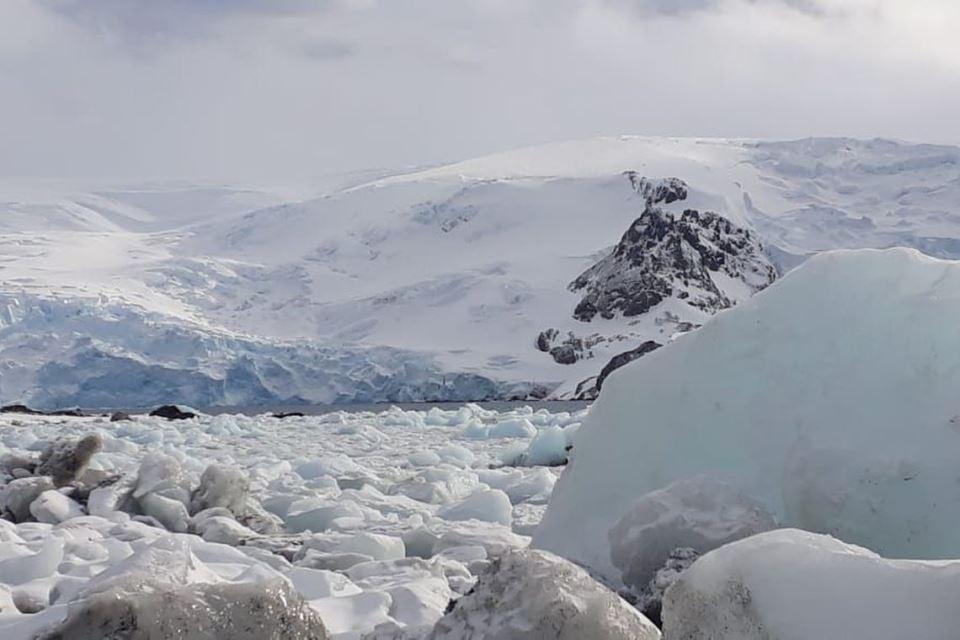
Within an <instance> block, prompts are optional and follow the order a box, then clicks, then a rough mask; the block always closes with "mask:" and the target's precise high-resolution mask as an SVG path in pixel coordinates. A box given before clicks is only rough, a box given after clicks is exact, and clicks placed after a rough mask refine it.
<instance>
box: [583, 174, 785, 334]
mask: <svg viewBox="0 0 960 640" xmlns="http://www.w3.org/2000/svg"><path fill="white" fill-rule="evenodd" d="M632 182H633V183H634V188H635V189H636V190H637V192H638V193H640V194H641V195H644V196H645V198H646V202H647V204H646V208H645V210H644V212H643V214H642V215H641V216H640V217H639V218H637V219H636V220H635V221H634V222H633V224H632V225H630V228H629V229H627V232H626V233H625V234H624V235H623V237H622V238H621V239H620V242H619V243H617V245H616V247H615V248H614V250H613V252H612V253H611V254H610V255H608V256H606V257H605V258H603V259H601V260H600V261H599V262H597V263H596V264H595V265H593V266H592V267H590V268H589V269H587V270H586V271H584V272H583V273H582V274H581V275H580V276H579V277H578V278H577V279H576V280H574V281H573V282H571V283H570V286H569V288H570V290H571V291H573V292H582V293H583V297H582V298H581V300H580V302H579V304H577V306H576V309H575V310H574V313H573V315H574V317H575V318H576V319H577V320H581V321H583V322H589V321H591V320H593V318H594V317H596V316H597V315H600V317H602V318H608V319H609V318H613V317H615V316H617V315H622V316H626V317H631V316H638V315H641V314H643V313H646V312H648V311H650V309H652V308H653V307H655V306H657V305H658V304H660V303H661V302H663V301H664V300H666V299H668V298H671V297H676V298H678V299H680V300H683V301H685V302H686V303H687V304H689V305H691V306H693V307H696V308H698V309H700V310H702V311H705V312H707V313H715V312H716V311H719V310H721V309H726V308H728V307H730V306H733V304H734V303H735V301H734V300H732V299H731V298H730V297H729V296H728V294H727V292H725V291H724V289H723V288H722V287H721V286H719V285H718V284H717V281H716V280H715V279H714V277H713V275H714V274H719V273H722V274H724V275H725V276H727V277H729V278H734V279H737V280H740V281H742V282H744V283H745V284H746V285H747V287H749V289H750V290H751V291H752V292H756V291H759V290H761V289H763V288H764V287H766V286H767V285H769V284H770V283H772V282H773V281H774V280H775V279H776V275H777V274H776V269H775V268H774V266H773V265H772V264H771V263H770V261H769V259H768V258H767V256H766V254H765V253H764V251H763V247H762V245H761V244H760V241H759V238H758V237H757V236H756V234H755V233H753V232H752V231H750V230H749V229H745V228H742V227H739V226H737V225H735V224H734V223H732V222H730V221H729V220H727V219H726V218H724V217H723V216H721V215H719V214H717V213H713V212H709V211H705V212H701V211H697V210H695V209H686V210H685V211H683V213H681V214H680V215H675V214H674V213H671V212H668V211H665V210H663V209H661V208H660V207H658V206H656V205H657V204H659V203H669V202H676V201H678V200H683V199H685V198H686V196H687V191H686V185H684V184H683V182H682V181H679V180H677V179H676V178H668V179H666V180H663V181H649V180H647V179H646V178H639V179H637V178H632Z"/></svg>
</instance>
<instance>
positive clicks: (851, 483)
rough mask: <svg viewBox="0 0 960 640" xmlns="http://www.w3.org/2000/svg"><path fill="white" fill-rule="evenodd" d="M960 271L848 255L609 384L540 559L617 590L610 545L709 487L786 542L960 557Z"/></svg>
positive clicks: (567, 477)
mask: <svg viewBox="0 0 960 640" xmlns="http://www.w3.org/2000/svg"><path fill="white" fill-rule="evenodd" d="M956 317H960V262H948V261H941V260H936V259H933V258H928V257H925V256H923V255H921V254H919V253H918V252H916V251H913V250H908V249H889V250H883V251H872V250H863V251H837V252H828V253H822V254H819V255H817V256H814V257H813V258H811V259H810V260H808V261H806V262H805V263H804V264H803V265H801V266H800V267H798V268H797V269H795V270H794V271H792V272H790V273H789V274H788V275H787V276H786V277H784V278H783V279H781V280H779V281H778V282H777V283H775V284H773V285H772V286H770V287H768V288H767V289H765V290H764V291H763V292H761V293H759V294H758V295H756V296H753V297H752V298H750V299H749V300H747V301H746V302H743V303H742V304H739V305H738V306H736V307H735V308H733V309H729V310H727V311H724V312H723V313H720V314H717V315H716V316H714V317H713V318H711V319H710V320H709V321H708V322H707V323H706V324H705V325H704V326H703V327H702V328H701V329H699V330H697V331H695V332H692V333H688V334H686V335H684V336H681V337H680V338H678V339H677V340H675V341H673V342H672V343H670V344H668V345H667V346H665V347H663V348H661V349H658V350H657V351H654V352H653V353H650V354H648V355H646V356H644V357H643V358H641V359H639V360H637V361H635V362H633V363H630V364H629V365H626V366H624V367H622V368H620V369H618V370H617V371H615V372H614V373H612V374H611V375H610V377H609V378H608V379H607V381H606V382H605V384H604V386H603V392H602V393H601V394H600V397H599V399H598V400H597V402H596V403H595V404H594V405H593V406H592V408H591V410H590V413H589V414H588V415H587V417H586V419H585V421H584V423H583V426H582V428H581V430H580V432H579V433H578V434H577V437H576V443H575V447H574V449H573V457H572V462H571V464H570V465H569V466H568V467H567V469H566V470H565V471H564V474H563V475H562V476H561V478H560V480H559V481H558V482H557V486H556V488H555V490H554V493H553V496H552V497H551V501H550V505H549V507H548V509H547V512H546V514H545V516H544V519H543V522H542V523H541V525H540V527H539V528H538V530H537V531H536V533H535V536H534V545H535V546H538V547H541V548H545V549H550V550H552V551H554V552H556V553H559V554H560V555H563V556H565V557H568V558H571V559H574V560H576V561H578V562H580V563H582V564H585V565H587V566H590V567H591V568H593V569H594V570H595V571H597V572H599V573H601V574H602V575H604V577H605V578H609V579H614V580H615V579H616V575H617V572H616V570H615V569H614V568H613V566H612V565H611V564H610V560H609V548H608V546H607V545H606V544H605V540H606V534H607V532H608V531H609V530H610V529H611V528H612V527H613V526H614V525H615V524H616V523H617V521H618V520H619V519H620V518H622V517H623V516H624V514H626V513H627V511H628V510H629V509H630V506H631V505H632V504H633V502H634V501H635V500H636V498H637V497H638V496H641V495H644V494H646V493H649V492H651V491H655V490H657V489H660V488H663V487H665V486H667V485H668V484H670V483H671V482H674V481H676V480H680V479H683V478H689V477H692V476H695V475H699V474H710V475H715V476H717V477H719V478H721V479H723V480H724V481H726V482H728V483H730V484H732V485H733V486H735V487H737V488H738V489H740V490H742V491H744V492H745V493H746V494H747V495H750V496H753V497H754V498H756V499H758V500H760V501H761V502H762V503H763V504H764V505H765V506H766V507H767V509H768V510H769V511H770V512H771V513H772V514H773V515H774V517H776V518H777V520H778V521H779V522H781V523H782V524H784V525H786V526H792V527H798V528H802V529H806V530H811V531H818V532H822V533H830V534H833V535H837V536H839V537H841V538H842V539H844V540H849V541H850V542H853V543H856V544H861V545H863V546H866V547H868V548H871V549H875V550H876V551H878V552H880V553H882V554H884V555H887V556H890V557H919V558H951V557H954V558H955V557H960V536H958V535H957V534H956V532H957V531H958V530H960V508H956V506H957V504H958V492H957V469H958V468H960V396H958V394H957V389H960V332H957V331H955V330H954V329H953V327H952V325H951V324H950V319H951V318H956Z"/></svg>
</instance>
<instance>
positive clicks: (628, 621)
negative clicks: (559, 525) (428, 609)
mask: <svg viewBox="0 0 960 640" xmlns="http://www.w3.org/2000/svg"><path fill="white" fill-rule="evenodd" d="M429 638H430V639H431V640H441V639H446V640H469V639H476V640H480V639H481V638H482V639H483V640H582V639H584V638H596V639H598V640H599V639H601V638H602V639H604V640H656V639H658V638H660V632H659V631H658V630H657V628H656V627H654V626H653V624H652V623H650V622H649V621H648V620H647V619H646V618H644V617H643V616H642V615H641V614H640V613H639V612H637V611H636V610H635V609H633V608H632V607H631V606H630V605H629V604H627V603H626V602H625V601H624V600H622V599H621V598H620V597H619V596H617V595H616V594H615V593H613V592H612V591H610V590H609V589H607V588H606V587H603V586H602V585H600V584H598V583H597V582H595V581H594V580H593V579H592V578H591V577H590V576H589V575H588V574H587V572H586V571H584V570H583V569H581V568H580V567H578V566H576V565H574V564H572V563H570V562H568V561H566V560H564V559H563V558H559V557H557V556H555V555H553V554H552V553H548V552H545V551H539V550H533V549H521V550H514V551H510V552H508V553H506V554H504V555H502V556H500V557H499V558H497V559H495V560H493V561H492V562H491V563H490V565H489V566H488V567H487V568H486V569H485V570H484V572H483V573H482V574H480V577H479V580H478V582H477V586H476V587H475V588H474V590H473V591H472V592H471V593H469V594H468V595H466V596H464V597H463V598H461V599H460V600H458V601H457V602H456V604H455V605H454V606H453V609H452V611H450V613H448V614H447V615H446V616H444V617H443V618H442V619H441V620H440V621H439V622H438V623H437V625H436V626H435V627H434V629H433V632H432V633H431V634H430V636H429Z"/></svg>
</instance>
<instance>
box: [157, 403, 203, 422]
mask: <svg viewBox="0 0 960 640" xmlns="http://www.w3.org/2000/svg"><path fill="white" fill-rule="evenodd" d="M150 415H151V416H156V417H158V418H166V419H167V420H189V419H190V418H196V417H197V414H195V413H193V412H192V411H185V410H183V409H181V408H180V407H178V406H176V405H173V404H165V405H163V406H162V407H157V408H156V409H154V410H153V411H151V412H150Z"/></svg>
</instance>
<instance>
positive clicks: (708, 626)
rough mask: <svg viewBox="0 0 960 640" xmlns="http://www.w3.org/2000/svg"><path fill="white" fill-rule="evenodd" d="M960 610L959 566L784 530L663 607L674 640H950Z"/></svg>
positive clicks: (679, 588)
mask: <svg viewBox="0 0 960 640" xmlns="http://www.w3.org/2000/svg"><path fill="white" fill-rule="evenodd" d="M958 601H960V562H957V561H950V562H924V561H914V560H886V559H884V558H881V557H880V556H878V555H877V554H875V553H873V552H871V551H868V550H867V549H863V548H861V547H857V546H853V545H849V544H845V543H843V542H840V541H839V540H836V539H835V538H832V537H830V536H824V535H818V534H814V533H809V532H806V531H800V530H797V529H781V530H777V531H771V532H768V533H763V534H760V535H757V536H754V537H751V538H747V539H745V540H740V541H739V542H734V543H731V544H729V545H726V546H724V547H721V548H719V549H717V550H715V551H712V552H710V553H708V554H707V555H705V556H703V557H701V558H700V559H699V560H697V561H696V562H695V563H694V564H693V566H692V567H690V568H689V569H687V570H686V571H685V572H683V573H682V574H680V576H679V578H678V579H677V581H676V582H675V583H674V585H673V586H672V587H670V588H669V589H668V590H667V593H666V596H665V598H664V602H663V631H664V638H665V639H666V640H680V639H682V640H708V639H709V640H787V639H789V640H822V639H823V638H845V639H849V640H901V639H902V638H923V639H924V640H951V639H953V638H956V637H957V629H960V608H958V607H957V602H958ZM907 605H909V606H907Z"/></svg>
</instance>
